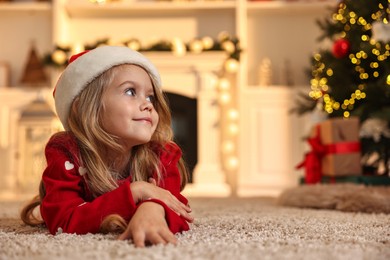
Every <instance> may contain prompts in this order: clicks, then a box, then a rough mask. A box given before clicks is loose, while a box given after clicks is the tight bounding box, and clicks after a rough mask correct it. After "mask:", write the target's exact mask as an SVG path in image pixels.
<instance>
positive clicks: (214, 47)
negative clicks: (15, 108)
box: [43, 32, 241, 67]
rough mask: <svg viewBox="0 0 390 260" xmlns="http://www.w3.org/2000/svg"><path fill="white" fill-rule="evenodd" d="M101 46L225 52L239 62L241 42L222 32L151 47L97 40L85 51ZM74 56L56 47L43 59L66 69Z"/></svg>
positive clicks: (67, 49)
mask: <svg viewBox="0 0 390 260" xmlns="http://www.w3.org/2000/svg"><path fill="white" fill-rule="evenodd" d="M101 45H123V46H128V47H129V48H131V49H133V50H136V51H139V52H149V51H157V52H158V51H161V52H172V53H177V54H179V55H185V53H186V52H191V53H202V52H207V51H224V52H226V53H227V54H228V57H229V58H230V59H234V60H237V61H239V57H240V52H241V48H240V42H239V39H238V38H237V37H232V36H230V35H229V34H228V33H226V32H221V33H220V34H219V35H218V37H217V39H216V40H214V39H213V38H211V37H208V36H205V37H202V38H195V39H193V40H192V41H190V42H188V43H185V42H183V41H181V40H180V39H177V38H175V39H173V40H159V41H157V42H154V43H152V44H149V45H145V44H142V43H141V41H140V40H139V39H136V38H131V39H128V40H124V41H122V42H119V43H118V42H117V43H112V42H111V41H110V40H109V39H108V38H105V39H100V40H97V41H96V42H95V43H92V44H85V45H84V46H83V49H84V50H91V49H94V48H96V47H98V46H101ZM72 54H73V50H72V47H70V46H60V45H56V46H55V47H54V50H53V51H52V52H51V53H47V54H45V55H44V57H43V64H45V65H47V66H54V67H64V66H66V65H67V64H68V60H69V58H70V56H71V55H72Z"/></svg>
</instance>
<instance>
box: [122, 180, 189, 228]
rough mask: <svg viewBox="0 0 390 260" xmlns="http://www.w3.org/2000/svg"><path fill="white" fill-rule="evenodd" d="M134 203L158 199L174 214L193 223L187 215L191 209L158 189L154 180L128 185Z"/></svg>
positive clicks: (166, 191) (161, 189) (163, 190)
mask: <svg viewBox="0 0 390 260" xmlns="http://www.w3.org/2000/svg"><path fill="white" fill-rule="evenodd" d="M130 188H131V191H132V194H133V199H134V202H135V203H138V202H141V201H143V200H147V199H150V198H153V199H158V200H161V201H162V202H164V203H165V204H166V205H167V206H168V207H169V208H170V209H172V210H173V211H174V212H176V214H178V215H179V216H182V217H183V218H184V219H185V220H187V221H188V222H193V221H194V218H193V217H192V216H191V215H190V214H189V213H190V212H191V208H190V207H189V206H188V205H185V204H183V203H182V202H180V200H178V199H177V198H176V197H175V196H174V195H172V193H171V192H169V191H168V190H165V189H163V188H160V187H158V186H157V185H156V182H155V180H154V179H152V178H151V179H149V183H147V182H144V181H136V182H133V183H131V184H130Z"/></svg>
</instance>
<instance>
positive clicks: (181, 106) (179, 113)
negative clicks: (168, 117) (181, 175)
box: [166, 93, 198, 183]
mask: <svg viewBox="0 0 390 260" xmlns="http://www.w3.org/2000/svg"><path fill="white" fill-rule="evenodd" d="M166 96H167V98H168V100H169V106H170V108H171V113H172V128H173V133H174V135H175V142H176V143H177V144H178V145H179V146H180V147H181V149H182V151H183V158H184V160H185V162H186V164H187V167H188V170H189V173H190V176H189V182H190V183H192V173H193V171H194V169H195V166H196V163H197V162H198V122H197V100H196V99H195V98H189V97H186V96H183V95H177V94H173V93H166Z"/></svg>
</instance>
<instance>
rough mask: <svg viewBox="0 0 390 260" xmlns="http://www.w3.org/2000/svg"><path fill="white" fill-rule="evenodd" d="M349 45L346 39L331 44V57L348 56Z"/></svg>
mask: <svg viewBox="0 0 390 260" xmlns="http://www.w3.org/2000/svg"><path fill="white" fill-rule="evenodd" d="M350 48H351V44H350V43H349V41H348V40H346V39H339V40H337V41H335V42H334V44H333V56H335V57H336V58H339V59H340V58H344V57H345V56H347V55H348V53H349V50H350Z"/></svg>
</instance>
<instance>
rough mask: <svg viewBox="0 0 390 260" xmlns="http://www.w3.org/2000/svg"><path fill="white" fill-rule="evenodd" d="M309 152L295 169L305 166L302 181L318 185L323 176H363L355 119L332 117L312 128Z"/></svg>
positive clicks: (357, 124)
mask: <svg viewBox="0 0 390 260" xmlns="http://www.w3.org/2000/svg"><path fill="white" fill-rule="evenodd" d="M307 141H308V142H309V144H310V146H311V151H310V152H308V153H306V155H305V159H304V161H303V162H302V163H300V164H299V165H297V168H298V169H299V168H302V167H305V182H306V183H308V184H309V183H318V182H320V181H321V178H322V177H324V176H328V177H340V176H358V175H361V174H362V166H361V148H360V139H359V119H358V118H354V117H352V118H349V119H343V118H332V119H328V120H325V121H323V122H321V123H319V124H317V125H316V126H314V127H313V129H312V132H311V134H310V137H309V138H308V139H307Z"/></svg>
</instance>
